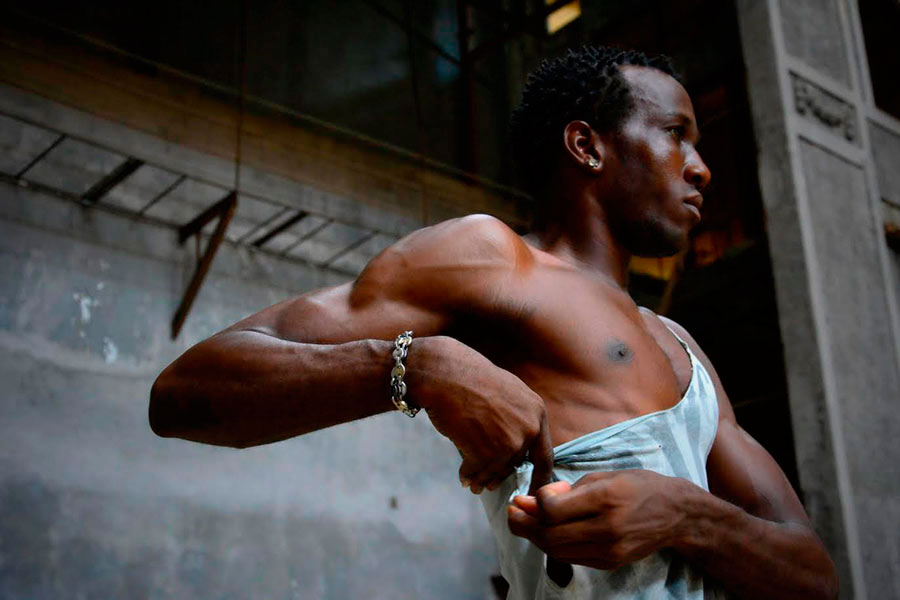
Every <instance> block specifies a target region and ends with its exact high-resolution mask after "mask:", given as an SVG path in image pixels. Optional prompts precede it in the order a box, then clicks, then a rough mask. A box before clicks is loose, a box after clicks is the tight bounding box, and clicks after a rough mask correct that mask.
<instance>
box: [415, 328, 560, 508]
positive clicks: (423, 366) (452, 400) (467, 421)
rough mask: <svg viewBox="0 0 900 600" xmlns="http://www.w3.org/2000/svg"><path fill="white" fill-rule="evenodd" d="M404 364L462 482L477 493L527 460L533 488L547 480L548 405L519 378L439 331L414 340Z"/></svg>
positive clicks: (550, 456) (549, 447) (550, 460)
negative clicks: (454, 454)
mask: <svg viewBox="0 0 900 600" xmlns="http://www.w3.org/2000/svg"><path fill="white" fill-rule="evenodd" d="M417 344H418V346H417ZM436 345H439V346H441V347H440V348H439V349H436V348H434V346H436ZM417 352H419V353H418V354H417ZM429 356H431V357H441V359H440V361H439V362H437V361H431V360H429V358H428V357H429ZM419 357H421V359H420V358H419ZM420 360H421V362H419V363H418V365H417V361H420ZM409 364H410V371H409V372H408V376H407V379H408V380H409V389H410V395H411V398H413V400H414V401H415V402H418V403H419V405H420V406H421V407H422V408H423V409H424V410H425V411H426V412H427V413H428V417H429V418H430V419H431V422H432V423H433V424H434V427H435V428H436V429H437V430H438V431H439V432H441V433H442V434H443V435H445V436H446V437H448V438H449V439H450V441H452V442H453V443H454V445H456V447H457V449H458V450H459V452H460V454H461V456H462V459H463V460H462V465H461V466H460V468H459V478H460V482H461V483H462V484H463V486H464V487H469V488H471V490H472V492H473V493H476V494H479V493H481V490H482V489H484V488H488V489H494V488H495V487H497V486H498V485H500V483H502V482H503V480H504V479H506V477H508V476H509V475H510V474H511V473H512V472H513V470H514V469H515V468H516V466H518V465H519V464H521V463H522V462H523V461H524V460H526V459H528V460H530V461H531V462H532V463H533V464H534V472H533V476H532V489H531V491H532V492H533V491H534V490H536V489H537V488H538V487H540V486H541V485H543V484H545V483H547V482H548V481H549V477H550V472H551V468H552V464H553V445H552V443H551V441H550V430H549V427H548V422H547V410H546V408H545V407H544V401H543V400H542V399H541V398H540V396H538V395H537V394H536V393H535V392H534V391H532V390H531V388H529V387H528V386H527V385H525V383H524V382H522V380H521V379H519V378H518V377H516V376H515V375H513V374H512V373H510V372H509V371H506V370H505V369H501V368H499V367H497V366H496V365H494V364H493V363H491V362H490V361H489V360H487V359H486V358H485V357H484V356H482V355H481V354H479V353H477V352H475V351H473V350H472V349H471V348H469V347H468V346H465V345H464V344H462V343H460V342H457V341H456V340H454V339H452V338H447V337H440V336H437V337H432V338H426V339H422V340H417V341H416V342H415V343H413V345H412V346H411V347H410V357H409ZM416 367H418V368H416Z"/></svg>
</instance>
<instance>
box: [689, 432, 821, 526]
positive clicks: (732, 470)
mask: <svg viewBox="0 0 900 600" xmlns="http://www.w3.org/2000/svg"><path fill="white" fill-rule="evenodd" d="M706 471H707V475H708V477H709V488H710V492H712V493H713V494H715V495H716V496H718V497H720V498H722V499H724V500H727V501H729V502H731V503H732V504H736V505H738V506H740V507H742V508H743V509H744V510H746V511H747V512H748V513H750V514H752V515H754V516H757V517H760V518H763V519H767V520H769V521H777V522H794V523H804V524H807V523H809V517H808V516H807V515H806V511H805V510H804V509H803V505H802V504H801V503H800V499H799V498H798V497H797V494H796V492H794V489H793V487H791V484H790V482H789V481H788V479H787V477H786V476H785V474H784V471H782V469H781V467H779V466H778V463H777V462H775V459H774V458H772V455H771V454H769V452H768V451H767V450H766V449H765V448H763V447H762V446H761V445H760V444H759V442H757V441H756V440H755V439H753V437H752V436H751V435H750V434H748V433H747V432H746V431H744V430H743V429H742V428H741V427H740V426H739V425H738V424H737V423H736V422H735V421H733V420H720V421H719V430H718V432H717V434H716V440H715V443H714V444H713V447H712V450H711V451H710V453H709V458H708V459H707V461H706Z"/></svg>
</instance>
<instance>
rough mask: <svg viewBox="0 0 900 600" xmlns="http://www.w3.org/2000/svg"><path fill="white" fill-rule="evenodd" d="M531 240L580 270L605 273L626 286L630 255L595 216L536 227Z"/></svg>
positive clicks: (620, 284) (623, 287)
mask: <svg viewBox="0 0 900 600" xmlns="http://www.w3.org/2000/svg"><path fill="white" fill-rule="evenodd" d="M529 239H530V240H532V241H533V242H534V243H535V244H536V245H537V246H538V247H539V248H540V249H541V250H543V251H544V252H547V253H549V254H552V255H553V256H555V257H557V258H559V259H560V260H562V261H564V262H566V263H569V264H571V265H573V266H574V267H576V268H577V269H579V270H583V271H590V272H592V273H595V274H601V275H605V276H606V277H609V278H610V279H612V280H614V281H615V282H616V283H617V284H618V285H619V287H621V288H622V289H625V286H626V283H627V278H628V262H629V260H630V259H631V254H630V253H629V252H628V251H627V250H626V249H625V248H624V247H622V245H621V244H619V243H618V242H617V241H616V240H615V238H614V237H613V235H612V232H611V231H610V229H609V225H608V224H607V223H606V222H605V221H603V220H601V219H598V218H597V217H596V215H590V216H586V215H585V216H583V218H573V219H570V220H569V221H568V222H567V223H564V224H560V223H558V222H554V223H548V224H546V225H544V226H542V227H539V228H537V229H536V230H535V231H534V232H533V233H532V234H531V235H530V236H529Z"/></svg>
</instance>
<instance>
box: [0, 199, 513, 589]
mask: <svg viewBox="0 0 900 600" xmlns="http://www.w3.org/2000/svg"><path fill="white" fill-rule="evenodd" d="M185 248H186V249H185ZM185 248H182V247H179V246H178V245H177V240H176V234H175V232H174V230H172V229H169V228H164V227H160V226H156V225H152V224H148V223H142V222H138V221H135V220H132V219H129V218H126V217H123V216H120V215H118V214H114V213H111V212H106V211H105V210H103V209H100V208H97V209H86V208H82V207H80V206H79V205H77V204H75V203H73V202H70V201H67V200H61V199H58V198H55V197H52V196H49V195H45V194H42V193H39V192H36V191H33V190H30V189H26V188H23V187H19V186H16V185H11V184H10V183H4V182H0V381H2V386H0V389H2V402H0V514H2V515H3V518H2V519H0V597H3V598H35V599H40V598H48V599H49V598H110V597H118V598H223V597H233V598H251V597H257V598H323V599H324V598H329V599H335V600H342V599H346V598H361V597H366V598H447V599H457V598H488V597H491V595H492V592H491V591H490V584H489V577H490V575H491V574H493V573H496V572H498V571H499V569H498V567H497V566H496V559H495V552H494V548H493V542H492V540H491V538H490V533H489V531H488V529H487V526H486V521H485V519H484V516H483V514H482V510H481V506H480V503H478V502H476V500H475V499H474V498H473V497H470V496H468V495H467V494H466V493H465V492H464V491H463V490H462V489H460V487H459V485H458V483H456V469H457V467H458V457H457V456H456V453H455V450H454V449H453V447H452V445H451V444H450V443H449V442H448V441H447V440H445V439H444V438H442V437H440V436H439V435H437V434H436V433H435V432H434V431H433V429H432V428H431V426H430V424H429V423H428V420H427V416H424V414H423V415H422V416H420V417H418V418H416V419H414V420H410V419H408V418H406V417H404V416H402V415H400V414H399V413H396V412H393V413H389V414H386V415H382V416H379V417H376V418H372V419H369V420H366V421H364V422H359V423H355V424H351V425H347V426H343V427H337V428H333V429H331V430H327V431H323V432H319V433H316V434H311V435H308V436H305V437H303V438H298V439H294V440H290V441H286V442H283V443H279V444H276V445H272V446H266V447H261V448H255V449H249V450H240V451H239V450H232V449H222V448H214V447H207V446H202V445H198V444H192V443H189V442H183V441H178V440H169V439H161V438H157V437H155V436H154V435H153V434H152V432H151V431H150V429H149V427H148V425H147V417H146V411H147V399H148V394H149V389H150V385H151V384H152V382H153V379H154V378H155V376H156V374H157V373H158V372H159V371H160V370H161V369H162V368H163V367H164V366H165V365H166V364H168V362H170V361H171V360H173V359H174V358H175V357H176V356H177V355H178V354H179V353H180V352H182V351H183V350H184V349H185V348H187V347H188V346H189V345H190V344H192V343H194V342H195V341H197V340H199V339H201V338H203V337H205V336H207V335H209V334H211V333H213V332H215V331H217V330H219V329H221V328H222V327H224V326H226V325H228V324H230V323H232V322H234V321H235V320H237V319H239V318H241V317H243V316H245V315H247V314H249V313H250V312H253V311H255V310H258V309H259V308H261V307H264V306H267V305H269V304H272V303H274V302H277V301H279V300H281V299H284V298H286V297H288V296H290V295H292V294H296V293H298V292H302V291H304V290H308V289H311V288H316V287H319V286H323V285H330V284H334V283H337V282H339V281H342V280H344V279H345V278H346V276H343V275H339V274H337V273H334V272H329V271H325V270H321V269H316V268H313V267H310V266H307V265H304V264H302V263H298V262H291V261H288V260H283V259H278V258H275V257H272V256H269V255H266V254H263V253H256V252H251V251H250V250H248V249H247V248H245V247H244V248H242V247H237V246H234V245H231V244H226V245H224V246H223V248H222V249H221V250H220V253H219V255H218V256H217V258H216V261H215V263H214V267H213V271H212V273H211V275H210V277H209V278H208V279H207V282H206V284H205V285H204V287H203V289H202V291H201V293H200V295H199V297H198V299H197V301H196V303H195V306H194V309H193V312H192V314H191V315H190V316H189V318H188V320H187V324H186V327H185V330H184V331H183V332H182V335H181V337H180V338H179V340H178V341H177V342H174V343H173V342H171V341H170V340H169V333H168V330H169V328H168V324H169V321H170V319H171V316H172V313H173V312H174V310H175V307H176V305H177V303H178V301H179V299H180V297H181V293H182V291H183V289H184V287H185V285H186V283H187V280H188V278H189V276H190V272H191V269H192V268H193V264H194V255H193V251H192V245H191V244H188V245H186V247H185ZM326 400H327V401H339V399H337V398H334V399H326ZM385 401H387V399H386V398H385Z"/></svg>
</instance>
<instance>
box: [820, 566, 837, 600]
mask: <svg viewBox="0 0 900 600" xmlns="http://www.w3.org/2000/svg"><path fill="white" fill-rule="evenodd" d="M840 593H841V580H840V578H838V575H837V570H836V569H835V568H834V565H831V571H829V572H828V573H826V574H825V577H824V578H823V581H822V594H821V596H820V597H821V598H824V599H825V600H837V599H838V597H839V596H840Z"/></svg>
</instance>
